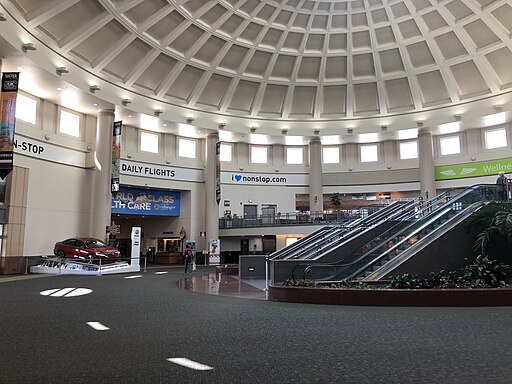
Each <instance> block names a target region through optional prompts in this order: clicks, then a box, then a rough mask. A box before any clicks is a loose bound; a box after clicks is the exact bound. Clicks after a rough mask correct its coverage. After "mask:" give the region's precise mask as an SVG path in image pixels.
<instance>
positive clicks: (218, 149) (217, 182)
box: [215, 141, 220, 205]
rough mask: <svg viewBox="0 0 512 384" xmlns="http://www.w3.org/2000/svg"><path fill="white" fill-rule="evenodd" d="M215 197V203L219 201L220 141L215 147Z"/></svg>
mask: <svg viewBox="0 0 512 384" xmlns="http://www.w3.org/2000/svg"><path fill="white" fill-rule="evenodd" d="M215 155H216V156H215V198H216V200H217V205H219V203H220V141H218V142H217V144H216V147H215Z"/></svg>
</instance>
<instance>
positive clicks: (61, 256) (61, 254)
mask: <svg viewBox="0 0 512 384" xmlns="http://www.w3.org/2000/svg"><path fill="white" fill-rule="evenodd" d="M57 257H59V258H61V259H65V258H66V255H65V254H64V251H63V250H62V249H61V250H60V251H58V252H57Z"/></svg>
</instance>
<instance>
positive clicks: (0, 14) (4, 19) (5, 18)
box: [0, 12, 7, 21]
mask: <svg viewBox="0 0 512 384" xmlns="http://www.w3.org/2000/svg"><path fill="white" fill-rule="evenodd" d="M0 21H7V16H5V13H3V12H0Z"/></svg>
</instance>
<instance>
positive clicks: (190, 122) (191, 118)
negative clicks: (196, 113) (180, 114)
mask: <svg viewBox="0 0 512 384" xmlns="http://www.w3.org/2000/svg"><path fill="white" fill-rule="evenodd" d="M194 120H195V119H194V118H193V117H187V124H192V123H193V122H194Z"/></svg>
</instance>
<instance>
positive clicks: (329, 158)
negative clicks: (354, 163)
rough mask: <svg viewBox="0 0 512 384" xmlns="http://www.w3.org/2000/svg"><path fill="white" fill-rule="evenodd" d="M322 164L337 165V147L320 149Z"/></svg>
mask: <svg viewBox="0 0 512 384" xmlns="http://www.w3.org/2000/svg"><path fill="white" fill-rule="evenodd" d="M322 162H323V163H324V164H339V162H340V148H339V147H322Z"/></svg>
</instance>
